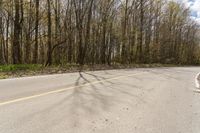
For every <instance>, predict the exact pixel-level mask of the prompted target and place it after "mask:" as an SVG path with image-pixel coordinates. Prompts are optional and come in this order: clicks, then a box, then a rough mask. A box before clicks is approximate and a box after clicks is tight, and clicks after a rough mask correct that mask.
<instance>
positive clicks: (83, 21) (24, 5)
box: [0, 0, 200, 65]
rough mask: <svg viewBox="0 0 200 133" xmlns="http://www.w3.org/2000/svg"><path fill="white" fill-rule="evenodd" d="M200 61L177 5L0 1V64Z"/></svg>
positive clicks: (137, 0)
mask: <svg viewBox="0 0 200 133" xmlns="http://www.w3.org/2000/svg"><path fill="white" fill-rule="evenodd" d="M199 62H200V47H199V26H198V24H197V23H196V22H195V21H194V20H192V19H191V18H190V10H189V9H188V8H185V7H184V5H181V4H180V3H175V2H172V1H171V2H167V1H165V0H1V1H0V64H44V65H52V64H72V63H73V64H74V63H75V64H81V65H83V64H109V65H110V64H114V63H122V64H132V63H173V64H198V63H199Z"/></svg>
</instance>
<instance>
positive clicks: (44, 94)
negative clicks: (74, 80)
mask: <svg viewBox="0 0 200 133" xmlns="http://www.w3.org/2000/svg"><path fill="white" fill-rule="evenodd" d="M144 73H145V72H141V73H135V74H131V75H126V76H118V77H114V78H108V79H104V80H100V81H94V82H91V83H86V84H82V85H78V86H72V87H67V88H63V89H59V90H55V91H49V92H45V93H41V94H37V95H32V96H27V97H22V98H17V99H14V100H10V101H5V102H0V106H3V105H8V104H12V103H17V102H21V101H26V100H30V99H34V98H38V97H42V96H46V95H50V94H55V93H60V92H64V91H67V90H72V89H75V88H80V87H86V86H90V85H94V84H98V83H103V82H106V81H111V80H115V79H121V78H125V77H131V76H136V75H141V74H144Z"/></svg>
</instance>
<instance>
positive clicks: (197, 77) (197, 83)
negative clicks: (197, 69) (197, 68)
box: [195, 73, 200, 88]
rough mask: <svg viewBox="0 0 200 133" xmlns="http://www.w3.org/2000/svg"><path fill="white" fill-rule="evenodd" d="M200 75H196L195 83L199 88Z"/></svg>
mask: <svg viewBox="0 0 200 133" xmlns="http://www.w3.org/2000/svg"><path fill="white" fill-rule="evenodd" d="M199 76H200V73H198V74H197V76H196V77H195V85H196V87H197V88H200V83H199Z"/></svg>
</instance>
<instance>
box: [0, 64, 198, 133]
mask: <svg viewBox="0 0 200 133" xmlns="http://www.w3.org/2000/svg"><path fill="white" fill-rule="evenodd" d="M199 72H200V68H198V67H186V68H153V69H126V70H110V71H97V72H86V73H71V74H59V75H47V76H38V77H29V78H19V79H6V80H0V133H200V91H199V90H198V89H197V88H195V77H196V75H197V73H199Z"/></svg>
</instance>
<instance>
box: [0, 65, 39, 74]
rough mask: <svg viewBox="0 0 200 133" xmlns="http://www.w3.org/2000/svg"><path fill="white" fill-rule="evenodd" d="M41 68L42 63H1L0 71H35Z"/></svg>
mask: <svg viewBox="0 0 200 133" xmlns="http://www.w3.org/2000/svg"><path fill="white" fill-rule="evenodd" d="M40 69H42V65H36V64H19V65H2V66H0V72H16V71H30V70H31V71H36V70H40Z"/></svg>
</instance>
